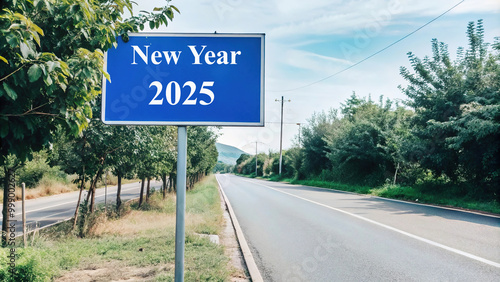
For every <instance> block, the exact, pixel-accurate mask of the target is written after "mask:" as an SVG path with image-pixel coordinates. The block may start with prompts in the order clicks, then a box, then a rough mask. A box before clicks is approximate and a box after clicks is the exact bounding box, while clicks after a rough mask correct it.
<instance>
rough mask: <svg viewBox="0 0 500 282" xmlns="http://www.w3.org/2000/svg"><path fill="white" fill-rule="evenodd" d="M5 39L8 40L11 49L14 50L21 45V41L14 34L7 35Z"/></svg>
mask: <svg viewBox="0 0 500 282" xmlns="http://www.w3.org/2000/svg"><path fill="white" fill-rule="evenodd" d="M5 39H6V40H7V43H9V45H10V47H12V48H15V47H16V46H17V45H18V44H19V39H18V38H17V36H16V35H15V34H13V33H11V34H9V35H7V36H6V37H5Z"/></svg>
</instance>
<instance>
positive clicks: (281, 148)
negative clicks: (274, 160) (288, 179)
mask: <svg viewBox="0 0 500 282" xmlns="http://www.w3.org/2000/svg"><path fill="white" fill-rule="evenodd" d="M275 101H276V102H281V122H280V124H281V130H280V169H279V175H280V176H281V167H282V162H283V104H284V103H285V99H284V98H283V96H281V100H278V99H276V100H275ZM288 102H291V100H288Z"/></svg>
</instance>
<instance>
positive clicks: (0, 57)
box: [0, 56, 9, 64]
mask: <svg viewBox="0 0 500 282" xmlns="http://www.w3.org/2000/svg"><path fill="white" fill-rule="evenodd" d="M0 61H3V62H5V63H6V64H8V63H9V62H8V61H7V59H5V58H4V57H2V56H0Z"/></svg>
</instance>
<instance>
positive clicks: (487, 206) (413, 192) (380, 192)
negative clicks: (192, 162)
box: [241, 175, 500, 214]
mask: <svg viewBox="0 0 500 282" xmlns="http://www.w3.org/2000/svg"><path fill="white" fill-rule="evenodd" d="M241 176H245V175H241ZM259 178H261V179H267V180H270V181H276V182H286V183H290V184H297V185H304V186H313V187H321V188H328V189H335V190H341V191H347V192H354V193H358V194H367V195H373V196H378V197H383V198H389V199H397V200H404V201H412V202H419V203H425V204H431V205H440V206H446V207H454V208H461V209H466V210H474V211H482V212H487V213H493V214H500V203H498V202H497V201H496V200H494V199H492V200H477V199H474V198H473V197H472V196H471V195H467V194H465V195H464V194H461V193H456V192H441V191H439V190H438V189H436V191H432V190H430V191H429V190H426V191H422V189H418V188H415V187H406V186H399V185H384V186H382V187H376V188H372V187H369V186H356V185H349V184H343V183H336V182H330V181H321V180H297V179H288V178H280V177H278V176H271V177H259Z"/></svg>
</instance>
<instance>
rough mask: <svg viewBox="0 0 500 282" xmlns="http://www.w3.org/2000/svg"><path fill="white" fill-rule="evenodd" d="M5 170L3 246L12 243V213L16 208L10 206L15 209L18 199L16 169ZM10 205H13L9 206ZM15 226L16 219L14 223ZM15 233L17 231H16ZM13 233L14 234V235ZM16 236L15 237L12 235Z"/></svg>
mask: <svg viewBox="0 0 500 282" xmlns="http://www.w3.org/2000/svg"><path fill="white" fill-rule="evenodd" d="M4 172H5V182H4V186H3V206H2V216H3V220H2V247H7V246H9V245H11V243H10V241H9V240H10V239H11V237H12V236H11V231H12V230H9V229H11V228H9V227H11V226H10V225H11V221H10V214H11V213H15V211H14V210H10V211H9V208H12V209H15V207H14V206H12V205H14V203H15V201H16V185H15V184H16V179H15V174H14V173H15V169H14V168H4ZM9 205H11V206H10V207H9ZM12 224H13V225H14V226H15V221H14V222H13V223H12ZM14 234H15V231H14ZM14 234H12V235H14ZM14 236H15V235H14ZM12 238H14V237H12Z"/></svg>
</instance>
